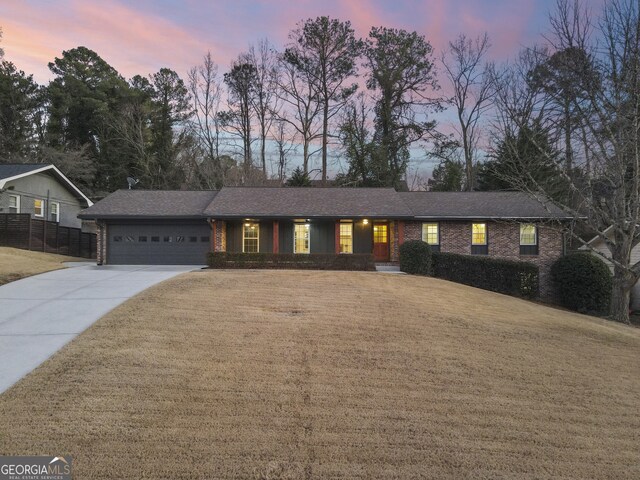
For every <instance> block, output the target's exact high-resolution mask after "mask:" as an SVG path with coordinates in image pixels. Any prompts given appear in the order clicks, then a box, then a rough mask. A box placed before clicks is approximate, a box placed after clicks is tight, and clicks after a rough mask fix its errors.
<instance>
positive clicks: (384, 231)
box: [373, 222, 389, 262]
mask: <svg viewBox="0 0 640 480" xmlns="http://www.w3.org/2000/svg"><path fill="white" fill-rule="evenodd" d="M373 256H374V258H375V261H376V262H388V261H389V224H388V223H386V222H385V223H374V224H373Z"/></svg>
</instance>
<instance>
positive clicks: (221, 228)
mask: <svg viewBox="0 0 640 480" xmlns="http://www.w3.org/2000/svg"><path fill="white" fill-rule="evenodd" d="M215 232H216V234H215V238H214V239H213V241H214V244H213V246H214V251H215V252H226V251H227V222H225V221H224V220H216V221H215Z"/></svg>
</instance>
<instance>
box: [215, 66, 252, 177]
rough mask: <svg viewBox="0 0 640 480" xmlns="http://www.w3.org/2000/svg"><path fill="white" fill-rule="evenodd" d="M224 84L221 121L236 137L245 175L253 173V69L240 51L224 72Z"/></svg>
mask: <svg viewBox="0 0 640 480" xmlns="http://www.w3.org/2000/svg"><path fill="white" fill-rule="evenodd" d="M224 83H225V84H226V85H227V89H228V93H229V100H228V103H229V107H230V109H229V110H228V111H224V112H220V114H219V118H220V121H221V124H222V125H223V126H224V128H226V129H227V130H228V131H229V133H231V134H232V135H236V136H237V137H239V138H240V141H241V143H242V164H243V168H244V173H245V175H246V177H247V178H249V175H250V174H251V176H253V160H252V152H251V147H252V143H253V135H252V133H253V132H252V128H253V121H254V115H255V112H254V109H253V104H254V101H255V100H254V98H255V92H256V88H255V86H256V68H255V66H254V65H253V63H251V59H250V58H248V56H247V54H241V55H240V56H239V57H238V59H237V60H236V61H235V62H234V63H233V65H232V66H231V70H230V71H229V72H227V73H225V74H224Z"/></svg>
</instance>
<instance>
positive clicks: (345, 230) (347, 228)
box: [340, 222, 353, 253]
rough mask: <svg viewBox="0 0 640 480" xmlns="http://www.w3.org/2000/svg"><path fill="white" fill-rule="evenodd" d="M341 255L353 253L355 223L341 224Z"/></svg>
mask: <svg viewBox="0 0 640 480" xmlns="http://www.w3.org/2000/svg"><path fill="white" fill-rule="evenodd" d="M340 253H353V223H351V222H343V223H341V224H340Z"/></svg>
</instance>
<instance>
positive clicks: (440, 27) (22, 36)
mask: <svg viewBox="0 0 640 480" xmlns="http://www.w3.org/2000/svg"><path fill="white" fill-rule="evenodd" d="M553 4H554V1H553V0H503V1H501V0H484V1H483V0H475V1H463V0H457V1H455V0H422V1H418V0H414V1H411V0H396V1H382V0H377V1H376V0H323V1H317V0H313V1H310V0H295V1H284V0H252V1H249V0H236V1H215V0H213V1H212V0H208V1H207V0H183V1H177V0H138V1H129V2H127V1H119V0H100V1H89V0H59V1H51V0H2V2H0V26H2V28H3V30H4V38H3V41H2V45H3V47H4V49H5V52H6V57H7V59H9V60H11V61H13V62H14V63H15V64H17V65H18V67H20V68H21V69H23V70H25V71H27V72H29V73H33V74H34V76H35V77H36V79H37V80H38V81H39V82H46V81H47V80H49V79H50V78H51V74H50V73H49V70H48V68H47V63H48V62H50V61H52V60H53V59H54V58H55V57H56V56H60V54H61V53H62V51H63V50H67V49H70V48H73V47H76V46H79V45H84V46H86V47H88V48H91V49H93V50H95V51H96V52H98V53H99V54H100V55H101V56H102V57H103V58H104V59H105V60H107V61H108V62H109V63H110V64H111V65H113V66H114V67H115V68H116V69H117V70H118V71H119V72H120V73H122V74H123V75H124V76H126V77H130V76H132V75H134V74H147V73H151V72H154V71H157V70H158V69H159V68H160V67H164V66H168V67H170V68H173V69H174V70H176V71H178V72H179V73H181V74H184V72H186V71H187V70H188V68H190V67H191V66H193V65H195V64H197V63H198V62H199V61H200V59H201V57H202V55H203V54H204V53H206V52H207V50H211V52H212V54H213V56H214V58H215V60H216V62H217V63H218V64H219V65H220V66H221V69H224V68H225V67H226V66H227V65H228V64H229V63H230V61H231V60H232V59H233V58H234V57H235V56H236V55H237V54H238V53H239V52H240V51H242V50H244V49H246V47H247V45H248V44H249V43H252V42H256V41H257V40H259V39H261V38H264V37H267V38H269V39H270V40H271V41H272V42H273V43H274V44H276V45H277V46H281V45H283V44H285V43H286V42H287V34H288V32H289V31H290V30H291V29H292V28H293V27H294V26H295V24H296V23H297V22H298V21H300V20H301V19H306V18H309V17H316V16H319V15H329V16H331V17H337V18H340V19H345V20H347V19H348V20H351V22H352V23H353V26H354V28H355V29H356V32H357V33H358V34H359V35H361V36H366V34H367V32H368V31H369V28H370V27H371V26H373V25H376V26H379V25H384V26H391V27H397V28H404V29H408V30H417V31H418V32H419V33H421V34H423V35H425V36H426V38H427V39H428V40H429V41H430V42H431V43H432V44H433V46H434V47H435V48H436V50H439V49H441V48H443V47H444V46H446V42H447V41H448V40H450V39H452V38H454V37H455V36H456V35H457V34H458V33H460V32H465V33H467V34H470V35H475V34H479V33H482V32H485V31H486V32H488V33H489V35H490V37H491V41H492V44H493V49H492V55H493V56H494V58H495V59H498V60H500V59H505V58H507V57H509V56H510V55H513V54H514V53H515V52H517V51H518V50H519V48H520V47H521V46H524V45H530V44H531V43H533V42H535V41H536V40H538V39H539V38H540V34H541V33H545V32H546V30H547V28H548V27H547V25H548V23H547V16H548V13H549V10H550V9H551V8H552V7H553Z"/></svg>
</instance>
